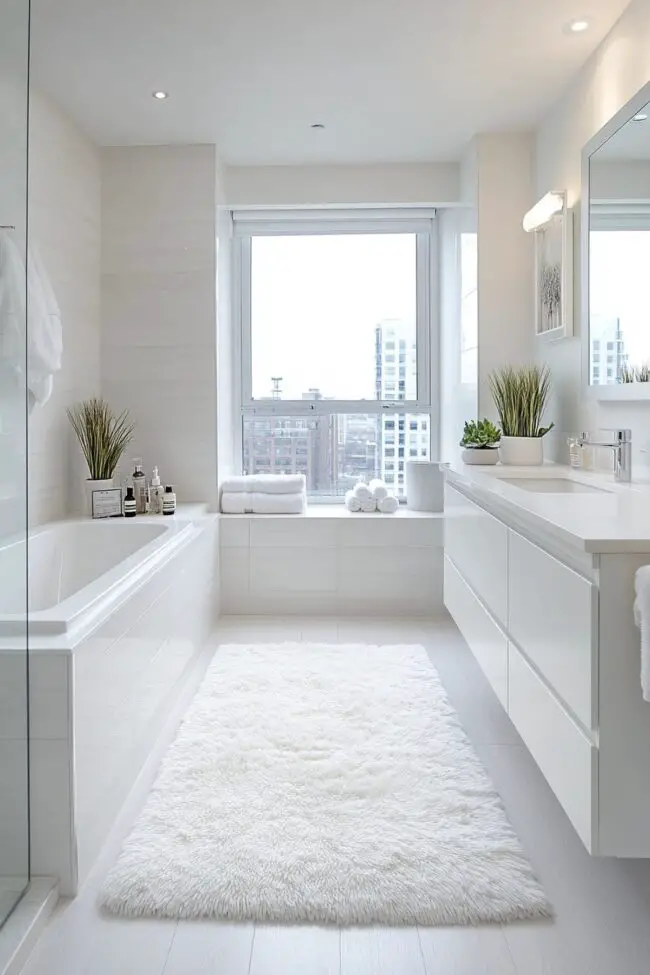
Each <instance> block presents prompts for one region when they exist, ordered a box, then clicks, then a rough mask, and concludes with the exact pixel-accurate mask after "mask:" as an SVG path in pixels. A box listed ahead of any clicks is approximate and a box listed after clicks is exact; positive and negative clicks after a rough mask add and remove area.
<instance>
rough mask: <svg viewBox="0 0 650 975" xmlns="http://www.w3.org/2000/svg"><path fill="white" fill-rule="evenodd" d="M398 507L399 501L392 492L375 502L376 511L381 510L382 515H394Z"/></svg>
mask: <svg viewBox="0 0 650 975" xmlns="http://www.w3.org/2000/svg"><path fill="white" fill-rule="evenodd" d="M398 508H399V501H398V500H397V498H396V497H395V495H394V494H387V495H386V497H385V498H382V499H381V500H380V501H378V502H377V511H381V513H382V515H394V514H395V512H396V511H397V509H398Z"/></svg>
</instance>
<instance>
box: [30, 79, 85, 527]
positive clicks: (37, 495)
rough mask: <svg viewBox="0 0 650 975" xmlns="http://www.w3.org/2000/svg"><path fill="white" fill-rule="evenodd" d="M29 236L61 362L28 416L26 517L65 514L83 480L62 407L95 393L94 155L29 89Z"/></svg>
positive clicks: (59, 115) (46, 101) (48, 104)
mask: <svg viewBox="0 0 650 975" xmlns="http://www.w3.org/2000/svg"><path fill="white" fill-rule="evenodd" d="M29 137H30V146H29V239H30V244H31V245H32V246H34V247H36V248H37V249H38V252H39V254H40V256H41V259H42V261H43V264H44V266H45V268H46V270H47V273H48V275H49V277H50V280H51V283H52V287H53V289H54V293H55V295H56V298H57V301H58V304H59V307H60V309H61V320H62V326H63V365H62V369H61V371H60V372H59V373H57V374H56V376H55V378H54V391H53V393H52V397H51V399H50V400H49V401H48V402H47V403H46V404H45V405H44V406H42V407H39V406H37V407H35V409H34V411H33V412H32V414H31V416H30V419H29V431H28V436H29V506H30V507H29V520H30V523H31V524H33V525H38V524H41V523H42V522H45V521H50V520H52V519H55V518H61V517H63V516H64V515H65V514H67V513H69V512H70V510H71V509H72V507H73V505H74V500H75V493H76V491H77V490H78V487H79V481H80V480H81V479H83V478H84V477H86V476H87V475H86V472H85V467H84V465H83V464H82V462H81V456H80V453H79V451H78V449H77V447H76V442H75V440H74V435H73V433H72V430H71V428H70V424H69V422H68V419H67V416H66V412H65V411H66V407H68V406H70V405H72V404H73V403H75V402H77V401H78V400H80V399H84V398H87V397H88V396H94V395H98V394H99V390H100V386H99V384H100V366H99V359H100V317H101V316H100V243H101V239H100V237H101V190H100V162H99V154H98V152H97V150H96V148H95V147H94V146H93V144H92V143H91V142H90V141H89V140H88V139H87V138H86V136H85V135H83V133H82V132H81V131H80V130H79V129H78V128H77V127H76V126H75V125H74V123H73V122H71V120H70V119H69V118H68V117H67V116H66V115H64V114H63V112H61V111H60V110H59V109H58V108H57V106H56V105H54V104H53V103H52V102H51V101H50V100H49V99H48V98H47V97H46V96H44V95H43V94H41V93H39V92H36V91H34V90H33V89H32V91H31V95H30V119H29Z"/></svg>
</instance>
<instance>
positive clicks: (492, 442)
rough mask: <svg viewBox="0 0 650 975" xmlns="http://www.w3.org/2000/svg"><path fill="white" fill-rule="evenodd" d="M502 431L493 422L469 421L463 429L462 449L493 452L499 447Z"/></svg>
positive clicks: (486, 420) (484, 420)
mask: <svg viewBox="0 0 650 975" xmlns="http://www.w3.org/2000/svg"><path fill="white" fill-rule="evenodd" d="M500 440H501V431H500V430H499V428H498V427H497V426H495V425H494V423H492V421H491V420H488V419H487V418H486V419H483V420H468V421H467V422H466V423H465V427H464V429H463V437H462V440H461V441H460V446H461V447H471V448H472V449H473V450H493V449H494V448H495V447H498V446H499V441H500Z"/></svg>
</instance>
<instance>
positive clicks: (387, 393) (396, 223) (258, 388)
mask: <svg viewBox="0 0 650 975" xmlns="http://www.w3.org/2000/svg"><path fill="white" fill-rule="evenodd" d="M233 217H234V224H235V234H236V238H237V240H236V251H235V264H236V277H235V282H236V284H235V286H236V289H237V291H238V292H239V294H238V296H237V297H238V300H236V301H235V306H236V307H237V308H238V309H239V310H240V317H241V363H242V374H241V418H242V423H241V440H242V467H243V470H244V471H245V472H247V473H256V472H257V471H259V470H260V466H261V460H260V458H262V457H263V458H265V463H266V468H265V469H267V470H268V469H269V468H270V469H271V470H273V469H274V464H275V465H276V466H277V467H279V465H280V464H281V465H282V469H283V470H291V471H296V472H298V471H301V472H303V473H304V474H305V475H306V478H307V486H308V492H309V494H310V495H311V496H312V497H313V498H318V497H321V498H325V499H327V498H332V497H336V496H342V495H343V494H344V493H345V491H346V490H348V489H349V488H350V487H351V486H352V485H353V484H354V483H355V482H356V481H357V480H358V479H359V478H360V477H364V478H372V477H377V476H379V477H384V476H386V474H387V473H392V472H393V471H394V469H395V466H396V465H395V453H396V451H395V441H396V439H398V447H399V449H398V451H397V454H398V457H400V458H403V457H404V453H405V450H404V443H405V430H416V431H417V430H419V431H424V432H425V436H426V442H425V443H423V444H422V445H421V449H420V456H421V457H425V456H426V457H428V456H430V452H431V442H430V440H431V436H435V435H436V434H437V423H436V424H434V423H432V422H431V421H432V419H433V415H432V409H431V382H430V372H431V361H430V355H431V348H432V342H431V332H432V327H434V326H435V325H436V322H435V319H434V317H433V315H432V311H431V309H432V308H433V307H434V306H435V300H434V297H433V296H432V295H431V288H432V282H433V279H434V276H433V275H432V274H431V270H430V269H431V265H432V261H433V258H434V256H435V255H434V245H435V236H434V215H433V213H431V212H423V211H412V212H411V211H397V210H395V211H389V212H382V211H370V212H368V213H363V212H362V211H357V210H352V211H330V212H325V213H321V212H319V213H318V214H308V213H305V212H299V211H296V212H285V213H277V212H274V211H268V212H266V213H264V214H255V213H253V212H245V213H241V214H239V213H235V214H234V215H233ZM436 345H437V343H433V347H434V348H435V347H436ZM397 350H399V362H400V366H399V376H396V358H397V354H396V353H397ZM387 413H388V414H389V415H388V416H387V415H386V414H387ZM396 429H397V430H398V431H399V436H398V438H396V437H395V431H396ZM397 466H399V468H400V469H401V470H403V461H400V463H399V465H397ZM398 481H399V490H400V491H401V490H403V487H402V481H403V476H402V475H400V476H399V478H398Z"/></svg>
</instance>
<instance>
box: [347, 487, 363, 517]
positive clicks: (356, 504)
mask: <svg viewBox="0 0 650 975" xmlns="http://www.w3.org/2000/svg"><path fill="white" fill-rule="evenodd" d="M345 507H346V508H347V509H348V511H352V512H357V511H361V502H360V501H359V499H358V498H357V497H356V496H355V493H354V491H346V493H345Z"/></svg>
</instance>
